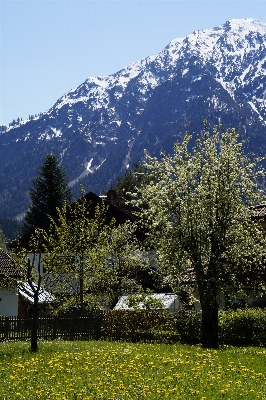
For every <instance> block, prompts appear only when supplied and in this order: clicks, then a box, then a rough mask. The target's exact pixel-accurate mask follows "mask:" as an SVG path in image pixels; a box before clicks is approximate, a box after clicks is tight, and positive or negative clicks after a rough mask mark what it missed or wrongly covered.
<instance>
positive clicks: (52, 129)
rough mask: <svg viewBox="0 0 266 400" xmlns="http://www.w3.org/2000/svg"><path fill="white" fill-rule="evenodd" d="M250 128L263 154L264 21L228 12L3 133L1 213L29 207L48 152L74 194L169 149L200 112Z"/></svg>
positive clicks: (196, 126) (245, 131) (193, 129)
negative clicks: (229, 17) (56, 159)
mask: <svg viewBox="0 0 266 400" xmlns="http://www.w3.org/2000/svg"><path fill="white" fill-rule="evenodd" d="M205 118H207V120H208V121H209V123H210V124H211V125H212V124H215V123H222V124H223V125H224V126H228V125H232V126H234V127H236V128H238V127H239V124H241V135H242V136H243V137H247V136H250V145H249V146H250V148H251V149H252V150H253V151H254V152H255V153H256V154H258V153H261V152H266V137H265V135H266V133H265V132H266V24H265V23H262V22H259V21H257V20H253V19H240V20H231V21H228V22H226V23H225V24H223V25H221V26H218V27H216V28H213V29H206V30H202V31H196V32H193V33H192V34H190V35H188V36H186V37H183V38H179V39H175V40H173V41H171V42H170V43H169V45H168V46H167V47H166V48H165V49H163V50H162V51H161V52H160V53H159V54H158V55H156V56H152V57H147V58H145V59H144V60H141V61H138V62H135V63H132V64H130V65H129V66H127V67H126V68H124V69H122V70H121V71H118V72H117V73H115V74H113V75H110V76H104V77H91V78H88V79H87V80H86V81H85V82H84V83H82V84H81V85H80V86H79V87H77V88H75V89H72V90H71V91H70V92H68V93H66V94H65V95H64V96H63V97H61V98H60V99H59V100H58V101H57V102H56V103H55V105H54V106H53V107H52V108H50V109H49V110H48V111H46V112H44V113H43V114H42V115H40V116H38V117H36V118H33V119H32V120H27V121H19V122H17V123H16V124H14V125H13V126H10V127H9V128H3V129H2V134H1V135H0V145H1V158H0V204H1V212H0V216H1V217H14V216H16V215H18V214H19V213H22V212H23V211H24V210H25V209H26V208H27V206H28V203H29V199H28V198H27V189H28V187H29V185H30V180H31V179H32V178H33V177H34V176H36V174H37V170H38V167H39V166H40V165H41V164H42V156H43V155H45V154H47V153H48V152H52V153H54V154H56V155H58V156H60V158H61V161H62V165H64V167H65V168H66V173H67V175H68V177H69V179H70V181H71V186H72V187H73V189H74V193H76V196H79V194H80V190H79V185H80V184H83V185H84V186H85V190H86V191H89V190H91V191H93V192H95V193H98V194H101V192H102V191H103V190H104V189H108V188H109V185H110V183H111V182H114V181H115V180H116V177H117V175H123V173H124V171H125V169H126V168H127V167H128V166H129V167H130V166H132V165H133V163H134V162H138V161H139V160H141V157H142V155H143V149H144V148H146V149H148V151H149V152H150V153H151V154H155V155H158V154H159V152H160V150H161V149H165V150H166V151H169V152H170V151H171V150H172V148H173V143H174V142H175V141H176V140H179V139H181V138H182V136H183V134H184V132H185V130H189V131H190V133H195V134H196V133H199V132H200V131H201V130H202V128H203V119H205Z"/></svg>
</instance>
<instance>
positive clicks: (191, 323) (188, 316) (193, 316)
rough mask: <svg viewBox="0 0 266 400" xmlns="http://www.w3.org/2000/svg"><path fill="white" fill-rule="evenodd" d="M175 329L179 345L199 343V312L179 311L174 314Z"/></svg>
mask: <svg viewBox="0 0 266 400" xmlns="http://www.w3.org/2000/svg"><path fill="white" fill-rule="evenodd" d="M174 318H175V327H176V330H177V332H178V333H179V336H180V341H181V343H187V344H197V343H200V341H201V312H199V311H185V310H179V311H177V312H176V313H175V314H174Z"/></svg>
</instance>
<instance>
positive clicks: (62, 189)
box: [22, 154, 71, 233]
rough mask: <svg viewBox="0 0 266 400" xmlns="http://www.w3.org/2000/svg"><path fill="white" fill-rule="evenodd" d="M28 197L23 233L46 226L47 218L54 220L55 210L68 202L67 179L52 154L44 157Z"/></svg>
mask: <svg viewBox="0 0 266 400" xmlns="http://www.w3.org/2000/svg"><path fill="white" fill-rule="evenodd" d="M29 195H30V199H31V205H30V208H29V210H28V211H27V212H26V216H25V219H24V221H23V225H22V231H23V233H27V232H31V231H33V229H34V228H37V227H38V228H43V227H44V226H45V224H48V222H49V216H50V217H52V218H56V215H57V208H58V207H61V206H63V203H64V201H67V202H70V200H71V191H70V189H69V188H68V179H67V177H66V175H65V171H64V169H63V167H62V166H60V165H59V160H58V158H57V157H56V156H54V155H53V154H48V155H47V156H46V157H44V162H43V165H42V166H41V167H40V169H39V175H38V176H37V177H36V178H34V179H33V180H32V187H31V188H30V189H29Z"/></svg>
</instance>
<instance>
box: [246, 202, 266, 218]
mask: <svg viewBox="0 0 266 400" xmlns="http://www.w3.org/2000/svg"><path fill="white" fill-rule="evenodd" d="M250 210H251V214H252V218H253V219H264V220H265V221H266V204H260V205H258V206H254V207H250Z"/></svg>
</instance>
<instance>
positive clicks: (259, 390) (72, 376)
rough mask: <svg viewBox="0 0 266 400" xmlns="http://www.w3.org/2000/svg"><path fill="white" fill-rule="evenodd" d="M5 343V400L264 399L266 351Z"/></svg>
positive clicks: (1, 357)
mask: <svg viewBox="0 0 266 400" xmlns="http://www.w3.org/2000/svg"><path fill="white" fill-rule="evenodd" d="M29 347H30V346H29V343H26V342H23V343H0V399H1V400H5V399H27V400H33V399H44V400H47V399H49V400H53V399H58V400H59V399H60V400H62V399H67V400H68V399H84V400H85V399H91V400H97V399H106V400H107V399H108V400H127V399H153V400H159V399H162V400H166V399H173V400H174V399H184V400H189V399H196V400H198V399H201V400H203V399H205V400H215V399H226V400H229V399H230V400H239V399H241V398H243V399H244V398H245V399H260V400H264V399H266V374H265V372H266V349H265V348H235V347H223V348H221V349H220V350H218V351H217V350H206V349H202V348H201V347H200V346H187V345H181V344H175V345H167V344H141V343H139V344H131V343H121V342H120V343H119V342H103V341H102V342H101V341H99V342H96V341H89V342H63V341H54V342H40V344H39V351H38V352H37V353H31V352H30V351H29Z"/></svg>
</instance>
